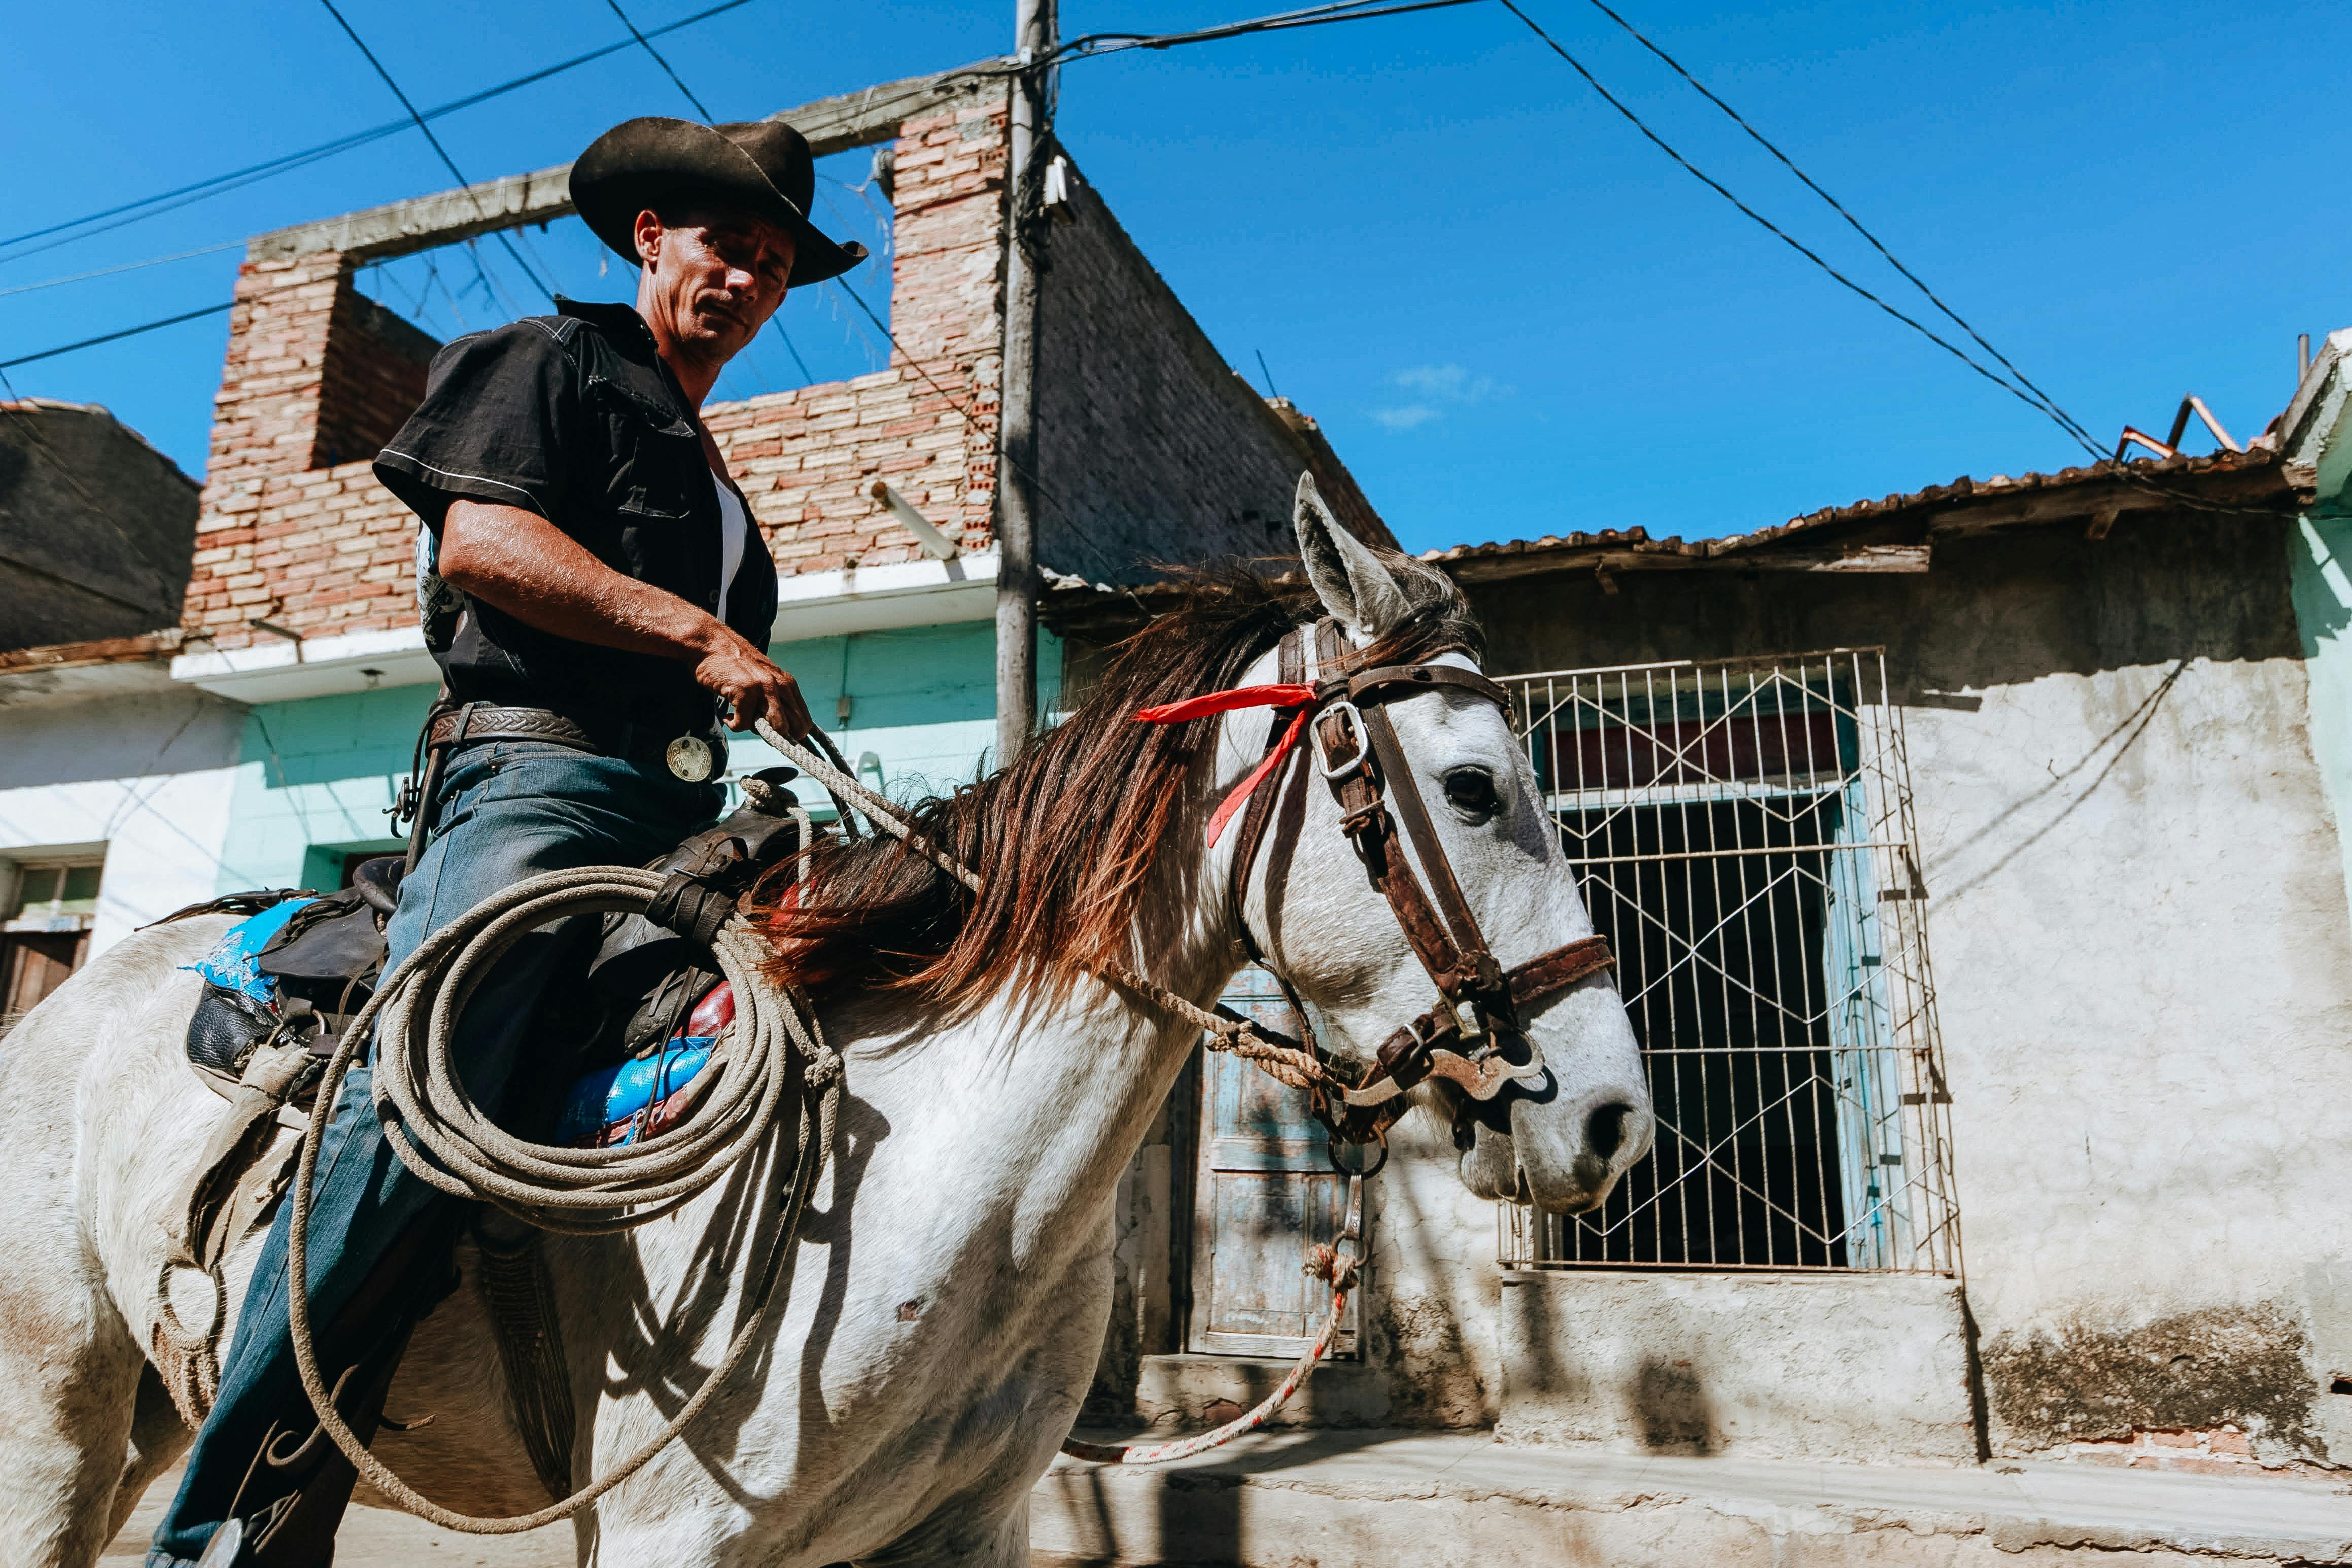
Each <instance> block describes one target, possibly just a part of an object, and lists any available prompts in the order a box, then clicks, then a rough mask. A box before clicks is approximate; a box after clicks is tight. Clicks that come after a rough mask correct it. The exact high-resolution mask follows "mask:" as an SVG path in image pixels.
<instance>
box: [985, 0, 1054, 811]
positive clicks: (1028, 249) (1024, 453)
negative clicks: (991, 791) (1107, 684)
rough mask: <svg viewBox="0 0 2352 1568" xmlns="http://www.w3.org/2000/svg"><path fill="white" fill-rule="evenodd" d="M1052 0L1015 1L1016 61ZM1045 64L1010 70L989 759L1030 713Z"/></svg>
mask: <svg viewBox="0 0 2352 1568" xmlns="http://www.w3.org/2000/svg"><path fill="white" fill-rule="evenodd" d="M1013 39H1014V44H1015V47H1017V48H1018V49H1019V51H1020V57H1021V60H1022V62H1023V63H1024V65H1025V64H1027V63H1028V62H1030V61H1032V60H1035V59H1039V58H1042V57H1044V56H1045V55H1046V54H1047V53H1049V52H1050V51H1051V50H1052V49H1053V47H1054V41H1055V0H1014V5H1013ZM1046 75H1047V73H1046V72H1045V71H1027V72H1024V73H1023V74H1022V75H1020V76H1017V77H1015V78H1013V144H1012V161H1013V167H1012V189H1011V192H1010V193H1009V197H1008V200H1007V204H1006V206H1007V211H1006V214H1005V225H1004V236H1005V258H1004V391H1003V402H1002V405H1001V410H1002V412H1001V414H1000V418H999V424H998V442H999V449H998V456H999V461H998V464H997V470H996V496H997V502H996V548H997V552H998V559H997V566H996V761H997V765H998V766H999V767H1002V766H1003V765H1004V764H1005V763H1008V762H1010V761H1012V760H1013V758H1014V757H1015V756H1017V755H1018V754H1019V753H1020V750H1021V747H1022V745H1023V744H1024V742H1025V741H1027V740H1028V738H1029V731H1030V729H1031V727H1032V726H1033V725H1034V723H1035V722H1036V713H1037V584H1038V577H1037V500H1038V497H1037V493H1036V471H1037V423H1036V415H1037V397H1036V382H1037V270H1038V268H1037V263H1038V260H1039V257H1038V256H1036V255H1035V254H1034V247H1035V246H1038V245H1039V244H1041V243H1042V241H1043V234H1042V231H1041V228H1040V226H1039V225H1034V224H1032V223H1031V222H1030V221H1029V219H1030V217H1031V215H1032V214H1034V210H1035V206H1036V203H1035V201H1034V193H1035V190H1036V185H1037V169H1036V165H1037V162H1038V157H1037V154H1038V152H1039V151H1040V150H1041V149H1042V148H1043V147H1044V146H1045V142H1046V140H1047V138H1048V137H1049V136H1050V135H1051V134H1052V131H1053V119H1052V116H1053V107H1052V103H1051V100H1050V98H1049V96H1048V92H1047V88H1046V80H1045V78H1046Z"/></svg>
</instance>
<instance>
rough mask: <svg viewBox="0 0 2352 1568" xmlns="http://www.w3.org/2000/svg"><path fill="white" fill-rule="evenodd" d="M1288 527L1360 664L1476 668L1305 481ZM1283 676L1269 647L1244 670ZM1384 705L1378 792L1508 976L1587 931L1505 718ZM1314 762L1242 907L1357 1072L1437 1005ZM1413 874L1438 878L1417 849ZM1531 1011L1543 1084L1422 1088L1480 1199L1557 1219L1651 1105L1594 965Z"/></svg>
mask: <svg viewBox="0 0 2352 1568" xmlns="http://www.w3.org/2000/svg"><path fill="white" fill-rule="evenodd" d="M1297 533H1298V549H1299V556H1300V559H1302V560H1303V561H1304V562H1305V564H1306V569H1307V580H1308V581H1309V582H1310V583H1311V584H1312V585H1313V587H1314V590H1315V594H1316V598H1317V599H1318V601H1320V605H1321V608H1322V610H1323V612H1324V613H1325V614H1327V615H1328V616H1329V617H1330V618H1331V619H1332V620H1334V621H1336V622H1339V627H1340V628H1341V629H1342V631H1343V632H1344V633H1345V636H1346V639H1347V641H1348V642H1349V643H1350V644H1352V646H1353V648H1354V649H1355V650H1356V651H1358V652H1360V653H1365V654H1366V655H1367V657H1366V658H1365V660H1364V663H1365V664H1393V663H1402V662H1406V661H1407V660H1418V661H1419V662H1423V663H1444V664H1457V665H1460V666H1462V667H1464V668H1466V669H1471V670H1475V669H1476V668H1477V664H1476V660H1475V649H1476V648H1477V646H1478V634H1477V631H1476V627H1475V622H1472V621H1471V619H1470V616H1469V612H1468V610H1467V608H1466V606H1465V604H1464V603H1463V601H1462V599H1461V596H1460V594H1459V592H1458V591H1456V590H1455V588H1454V585H1453V583H1452V581H1451V580H1448V579H1447V578H1446V577H1445V576H1444V574H1443V573H1441V572H1439V571H1437V570H1435V569H1433V568H1432V567H1429V566H1426V565H1423V563H1422V562H1419V561H1416V560H1412V559H1410V558H1408V557H1405V556H1402V555H1397V554H1394V553H1391V552H1384V551H1375V550H1373V549H1370V548H1369V547H1367V546H1365V545H1364V544H1362V543H1361V542H1360V541H1359V540H1358V539H1357V538H1355V537H1354V536H1353V535H1352V534H1350V533H1349V532H1348V531H1347V530H1346V529H1345V528H1341V527H1339V525H1338V524H1337V523H1335V522H1334V521H1333V520H1332V518H1331V517H1330V515H1329V513H1328V511H1327V510H1326V509H1325V508H1324V507H1323V505H1322V502H1321V499H1320V497H1318V496H1317V495H1316V494H1315V490H1314V486H1313V485H1312V483H1311V482H1309V481H1307V480H1305V479H1302V480H1301V482H1300V486H1299V497H1298V507H1297ZM1275 678H1276V675H1275V671H1274V668H1273V664H1272V658H1271V655H1269V656H1268V657H1267V658H1265V659H1261V660H1260V661H1259V662H1258V664H1255V665H1254V666H1253V667H1252V668H1251V670H1250V672H1249V674H1247V676H1245V677H1244V680H1245V682H1264V681H1271V680H1273V679H1275ZM1389 711H1390V714H1391V719H1392V722H1393V723H1394V725H1395V727H1396V732H1397V737H1398V739H1399V741H1400V742H1401V743H1402V752H1403V755H1404V758H1405V759H1406V761H1407V763H1408V764H1409V766H1410V768H1411V777H1410V778H1409V779H1398V778H1390V779H1386V780H1385V783H1386V788H1387V789H1388V790H1389V791H1390V792H1391V796H1393V794H1394V793H1395V792H1396V791H1398V790H1402V789H1415V790H1418V791H1419V792H1420V795H1421V798H1422V800H1423V802H1424V803H1425V804H1426V805H1427V807H1428V810H1429V816H1430V819H1431V821H1432V822H1433V825H1434V826H1435V828H1436V830H1437V833H1438V837H1439V840H1440V841H1441V843H1442V846H1443V849H1444V858H1445V859H1446V860H1447V861H1448V862H1451V864H1452V867H1453V871H1454V876H1455V878H1456V879H1457V880H1458V882H1459V883H1460V885H1461V888H1462V890H1463V893H1464V895H1465V898H1466V900H1467V902H1468V904H1469V906H1470V910H1471V913H1472V914H1473V915H1474V916H1475V919H1476V921H1477V924H1478V927H1479V929H1480V930H1481V931H1482V932H1483V933H1484V934H1485V936H1486V940H1487V943H1488V944H1489V946H1491V947H1492V949H1493V951H1494V954H1495V956H1496V959H1497V960H1498V961H1499V963H1500V964H1501V966H1502V967H1503V968H1505V969H1506V970H1508V969H1509V968H1510V967H1512V966H1514V965H1516V964H1518V963H1521V962H1524V961H1525V960H1527V959H1529V958H1532V957H1534V956H1537V955H1538V954H1539V953H1543V952H1547V951H1549V950H1550V949H1552V948H1555V947H1558V946H1562V945H1563V944H1566V943H1569V942H1572V941H1575V940H1577V939H1579V938H1580V937H1586V936H1591V935H1592V922H1591V916H1590V915H1588V913H1587V912H1586V910H1585V907H1584V904H1583V901H1582V899H1581V898H1580V896H1579V895H1578V893H1577V888H1576V883H1575V880H1574V878H1573V877H1572V876H1571V875H1570V873H1569V870H1568V867H1567V865H1566V863H1565V862H1564V859H1563V857H1562V855H1561V852H1560V847H1559V833H1558V830H1557V829H1556V828H1555V827H1554V826H1553V823H1552V821H1551V818H1550V816H1549V812H1548V811H1547V810H1545V806H1544V801H1543V797H1542V793H1541V791H1540V789H1538V785H1537V781H1536V778H1535V774H1534V771H1533V769H1532V768H1530V767H1529V765H1528V759H1527V757H1526V754H1525V753H1524V751H1523V750H1522V748H1521V747H1520V746H1519V745H1518V743H1517V739H1516V737H1514V736H1513V735H1512V733H1511V729H1510V725H1509V723H1508V720H1507V716H1506V715H1505V713H1504V712H1503V710H1502V709H1500V708H1499V707H1497V706H1496V705H1495V704H1493V703H1491V702H1488V701H1485V700H1482V699H1481V698H1479V697H1477V696H1475V695H1472V694H1470V693H1467V692H1465V691H1462V690H1460V689H1459V688H1451V687H1439V688H1437V689H1434V690H1431V691H1428V692H1424V693H1420V694H1417V695H1412V696H1409V697H1406V698H1403V699H1401V700H1395V701H1392V702H1391V704H1390V705H1389ZM1264 739H1265V732H1264V730H1263V729H1262V728H1261V727H1260V726H1259V723H1258V721H1257V720H1256V719H1255V717H1254V716H1246V715H1235V716H1233V717H1231V718H1230V719H1229V720H1228V721H1227V723H1226V726H1225V730H1224V735H1223V747H1222V757H1221V765H1220V767H1219V768H1218V773H1219V776H1220V778H1221V779H1233V778H1236V777H1239V776H1241V774H1242V773H1243V772H1244V771H1245V770H1246V769H1247V768H1249V767H1250V766H1252V765H1254V763H1255V760H1256V759H1257V758H1258V757H1259V756H1260V755H1262V753H1263V749H1264V745H1263V742H1264ZM1311 771H1312V770H1311V769H1310V768H1298V769H1297V770H1296V771H1295V773H1294V775H1293V777H1292V779H1291V783H1292V785H1293V788H1292V789H1289V790H1288V791H1287V792H1286V797H1285V800H1284V801H1283V803H1282V806H1281V808H1280V815H1279V817H1278V820H1277V821H1276V826H1275V828H1274V831H1272V832H1271V833H1270V834H1269V835H1268V842H1267V844H1266V847H1265V850H1264V851H1263V852H1261V853H1260V854H1259V855H1258V856H1257V860H1256V864H1255V867H1253V868H1252V869H1251V873H1250V876H1251V880H1250V883H1249V885H1248V888H1247V890H1246V895H1245V898H1244V901H1243V914H1244V919H1245V921H1246V922H1247V924H1248V925H1249V926H1250V928H1251V929H1250V935H1251V936H1253V937H1254V938H1255V944H1256V946H1257V949H1258V950H1259V951H1260V952H1262V953H1263V954H1265V958H1266V961H1267V962H1268V964H1269V965H1270V966H1271V967H1273V968H1274V969H1275V971H1276V973H1277V974H1279V975H1281V976H1282V977H1284V978H1285V979H1286V980H1287V981H1289V982H1290V984H1291V985H1292V987H1293V988H1295V989H1296V990H1297V991H1298V992H1299V993H1300V995H1301V996H1302V997H1303V998H1305V999H1306V1000H1307V1003H1308V1004H1309V1006H1310V1007H1311V1008H1312V1009H1314V1011H1315V1012H1317V1013H1318V1015H1320V1018H1321V1019H1322V1021H1323V1023H1324V1025H1325V1030H1324V1033H1325V1035H1326V1037H1327V1043H1328V1044H1329V1045H1331V1046H1332V1047H1334V1048H1335V1049H1337V1050H1339V1051H1340V1052H1341V1053H1342V1054H1344V1055H1347V1056H1349V1057H1350V1058H1352V1059H1353V1060H1355V1061H1358V1062H1359V1063H1367V1062H1369V1061H1370V1057H1371V1052H1372V1050H1373V1048H1375V1047H1376V1046H1378V1044H1379V1043H1380V1042H1381V1040H1383V1039H1384V1038H1386V1037H1388V1036H1389V1035H1390V1034H1391V1032H1392V1031H1393V1030H1396V1028H1397V1027H1398V1026H1399V1025H1400V1024H1402V1023H1403V1022H1404V1021H1405V1020H1406V1019H1411V1018H1412V1017H1414V1016H1415V1015H1417V1014H1419V1013H1422V1012H1423V1011H1425V1010H1427V1009H1429V1008H1430V1006H1431V1005H1432V1003H1433V1000H1434V999H1435V996H1434V990H1433V983H1432V981H1431V979H1430V977H1429V975H1428V974H1427V973H1426V972H1425V971H1424V969H1423V966H1422V965H1421V964H1420V963H1419V962H1418V961H1417V960H1416V959H1415V957H1414V956H1413V953H1412V948H1411V947H1410V946H1409V945H1408V944H1407V942H1406V939H1405V936H1404V933H1403V931H1402V927H1401V926H1400V925H1399V923H1398V919H1397V916H1396V915H1395V914H1394V912H1392V911H1391V908H1390V906H1389V904H1388V902H1387V901H1386V900H1385V899H1384V898H1383V897H1382V896H1381V894H1380V893H1379V892H1377V891H1376V890H1375V889H1374V888H1373V887H1372V886H1371V885H1370V880H1369V879H1368V877H1367V876H1366V875H1365V873H1364V872H1363V870H1362V869H1361V868H1360V866H1359V865H1358V863H1357V858H1356V856H1355V855H1354V854H1353V853H1352V852H1350V850H1349V839H1348V838H1347V836H1346V834H1345V833H1344V832H1343V831H1341V828H1340V821H1339V804H1338V802H1337V801H1336V800H1334V799H1333V796H1332V793H1331V791H1330V790H1328V789H1323V788H1320V787H1319V786H1317V785H1312V784H1310V783H1309V782H1308V778H1307V776H1308V774H1309V773H1310V772H1311ZM1400 848H1401V849H1404V850H1407V851H1409V850H1410V845H1409V844H1401V845H1400ZM1413 869H1414V872H1415V873H1416V874H1417V875H1419V876H1420V877H1421V878H1422V881H1423V885H1424V886H1427V885H1429V884H1430V883H1429V868H1427V867H1425V866H1423V865H1422V864H1421V863H1420V862H1419V860H1418V857H1413ZM1522 1022H1523V1023H1524V1025H1525V1027H1526V1029H1527V1031H1528V1038H1529V1039H1530V1040H1533V1041H1534V1042H1535V1044H1536V1046H1537V1048H1538V1050H1539V1051H1540V1052H1541V1056H1542V1060H1543V1062H1544V1066H1545V1071H1544V1072H1543V1073H1542V1074H1541V1075H1540V1076H1538V1077H1534V1078H1530V1079H1527V1080H1515V1081H1513V1082H1510V1083H1509V1084H1508V1085H1507V1087H1506V1088H1505V1089H1504V1090H1503V1091H1502V1092H1501V1094H1500V1095H1499V1096H1497V1097H1496V1099H1494V1100H1492V1101H1486V1102H1475V1101H1473V1100H1472V1099H1471V1098H1470V1097H1469V1096H1468V1095H1467V1094H1465V1093H1464V1092H1462V1091H1461V1090H1460V1089H1458V1088H1457V1087H1456V1086H1454V1084H1452V1083H1448V1082H1442V1081H1437V1080H1432V1081H1431V1082H1429V1083H1428V1084H1427V1085H1426V1086H1424V1087H1423V1088H1422V1089H1421V1090H1419V1091H1417V1092H1418V1093H1419V1094H1420V1095H1421V1096H1422V1098H1423V1102H1424V1103H1425V1104H1426V1105H1427V1106H1428V1108H1429V1109H1430V1110H1431V1111H1432V1112H1433V1113H1437V1114H1439V1115H1441V1116H1443V1117H1445V1118H1447V1119H1448V1120H1450V1121H1451V1122H1452V1123H1453V1124H1454V1138H1455V1143H1456V1145H1457V1146H1458V1147H1460V1149H1461V1151H1462V1154H1461V1161H1460V1169H1461V1175H1462V1178H1463V1180H1464V1181H1465V1183H1467V1184H1468V1186H1470V1188H1471V1190H1472V1191H1474V1192H1475V1193H1477V1194H1478V1195H1479V1196H1481V1197H1496V1198H1501V1197H1516V1198H1517V1199H1519V1200H1521V1201H1528V1202H1533V1203H1535V1204H1537V1205H1538V1207H1542V1208H1544V1209H1546V1210H1549V1211H1550V1212H1553V1213H1578V1212H1582V1211H1584V1210H1588V1209H1591V1208H1592V1207H1596V1206H1597V1205H1599V1204H1600V1203H1601V1200H1602V1199H1603V1198H1605V1197H1607V1196H1608V1194H1609V1190H1610V1188H1611V1187H1612V1186H1613V1185H1614V1184H1615V1182H1616V1180H1617V1178H1618V1177H1619V1176H1622V1174H1623V1173H1624V1171H1625V1170H1626V1168H1627V1167H1628V1166H1631V1165H1633V1162H1635V1161H1636V1160H1638V1159H1640V1158H1641V1157H1642V1155H1643V1154H1644V1153H1645V1152H1646V1151H1647V1150H1648V1148H1649V1146H1650V1139H1651V1134H1652V1130H1653V1122H1652V1117H1651V1110H1650V1098H1649V1092H1648V1089H1647V1086H1646V1082H1645V1081H1644V1078H1643V1071H1642V1063H1641V1056H1640V1051H1639V1047H1638V1045H1637V1042H1636V1041H1635V1040H1634V1037H1633V1029H1632V1027H1631V1026H1630V1025H1629V1024H1628V1023H1627V1021H1626V1019H1625V1013H1624V1009H1623V1008H1622V1005H1621V1004H1620V1002H1619V999H1618V996H1617V992H1616V988H1615V986H1614V984H1613V983H1612V979H1611V977H1610V976H1609V974H1608V973H1607V972H1605V971H1604V972H1602V973H1601V974H1598V975H1594V976H1591V977H1589V978H1587V979H1584V980H1582V981H1580V982H1579V983H1578V984H1576V985H1574V986H1572V987H1570V988H1569V989H1568V990H1566V991H1564V992H1562V993H1559V994H1558V995H1555V996H1553V997H1550V998H1545V999H1544V1000H1542V1001H1539V1002H1538V1003H1536V1004H1534V1005H1533V1006H1532V1007H1531V1008H1529V1009H1527V1016H1525V1017H1524V1018H1523V1019H1522Z"/></svg>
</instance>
